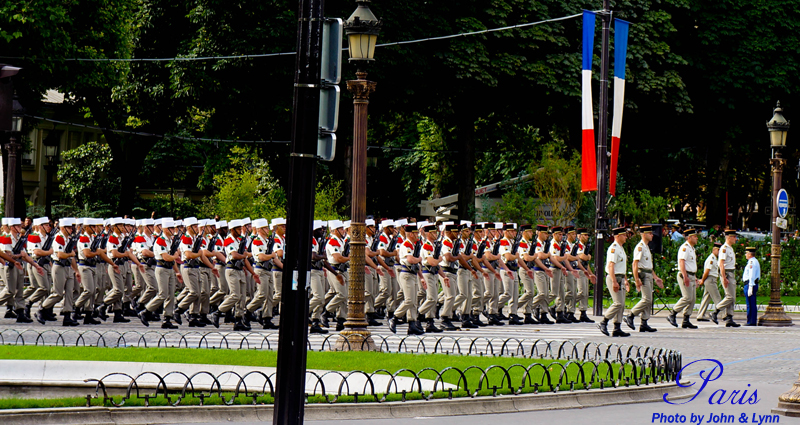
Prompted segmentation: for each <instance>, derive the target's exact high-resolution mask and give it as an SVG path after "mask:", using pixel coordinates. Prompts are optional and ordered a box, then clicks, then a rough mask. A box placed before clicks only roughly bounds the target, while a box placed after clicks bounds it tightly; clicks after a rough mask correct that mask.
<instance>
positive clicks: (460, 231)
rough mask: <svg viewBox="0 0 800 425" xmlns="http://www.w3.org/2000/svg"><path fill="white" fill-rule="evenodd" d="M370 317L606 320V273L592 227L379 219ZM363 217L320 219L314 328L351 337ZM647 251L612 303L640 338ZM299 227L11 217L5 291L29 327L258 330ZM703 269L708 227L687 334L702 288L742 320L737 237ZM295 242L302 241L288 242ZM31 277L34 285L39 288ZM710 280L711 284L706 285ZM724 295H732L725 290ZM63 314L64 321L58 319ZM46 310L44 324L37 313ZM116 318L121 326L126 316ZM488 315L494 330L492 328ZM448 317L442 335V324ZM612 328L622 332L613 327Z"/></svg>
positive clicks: (454, 325) (465, 323)
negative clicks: (597, 292)
mask: <svg viewBox="0 0 800 425" xmlns="http://www.w3.org/2000/svg"><path fill="white" fill-rule="evenodd" d="M365 224H366V241H365V242H366V248H365V249H366V256H365V271H364V273H365V276H364V277H365V278H364V301H365V313H366V319H367V321H368V324H369V326H383V324H382V323H381V322H380V321H379V320H381V319H386V320H388V323H387V324H386V325H387V326H388V328H389V330H391V332H394V333H396V332H397V326H398V325H401V324H407V325H408V327H407V332H408V334H410V335H421V334H424V333H439V332H444V331H457V330H459V329H461V328H464V329H475V328H480V327H485V326H503V325H512V326H521V325H535V324H540V325H548V324H553V323H562V324H567V323H579V322H585V323H594V320H592V319H590V318H589V316H588V315H587V313H586V311H587V309H588V308H589V302H588V299H589V283H590V282H591V283H592V284H594V283H596V282H597V276H596V275H595V273H594V272H593V271H592V268H591V266H590V261H591V260H592V256H591V255H590V254H589V249H588V246H587V244H588V242H589V239H590V231H589V230H588V229H585V228H575V227H574V226H566V227H560V226H552V227H548V226H545V225H541V224H540V225H535V226H534V225H530V224H523V225H519V226H518V225H517V224H515V223H495V222H481V223H472V222H469V221H460V222H453V221H448V222H436V223H431V222H427V221H423V222H414V221H413V220H412V222H409V221H408V220H407V219H401V220H390V219H384V220H380V221H379V222H376V221H375V220H372V219H369V220H367V221H366V223H365ZM349 227H350V222H349V221H345V222H342V221H339V220H330V221H327V222H325V221H321V220H315V221H314V223H313V228H314V230H313V232H314V233H313V238H312V241H311V246H312V248H311V249H312V258H311V259H312V263H311V265H310V266H311V267H310V269H311V271H310V278H311V281H310V287H309V315H310V324H311V327H310V332H311V333H318V334H325V333H328V332H329V330H328V329H329V328H330V327H331V326H335V329H336V330H337V331H341V330H343V329H344V322H345V318H346V317H347V300H348V290H349V286H348V283H349V274H350V270H349V267H350V265H349V262H350V235H349ZM638 230H639V233H640V234H641V237H642V240H641V242H639V244H638V245H636V247H634V249H633V253H634V254H633V262H632V269H631V273H632V275H633V281H634V282H635V287H636V291H637V292H640V293H641V301H640V302H639V303H638V304H636V305H635V306H634V307H633V308H632V309H631V310H630V312H629V314H628V315H625V313H624V312H625V296H626V294H627V292H628V291H629V290H630V280H629V279H628V265H627V264H628V258H627V255H626V254H625V250H624V244H625V242H626V241H627V235H628V233H627V229H626V228H622V227H621V228H616V229H613V231H612V234H613V236H614V242H613V243H612V244H611V245H610V246H609V248H608V252H607V257H606V266H605V270H604V272H605V275H606V280H605V284H606V286H607V288H608V291H609V293H610V294H611V299H612V304H611V306H610V307H609V308H608V309H607V310H606V313H605V315H604V317H603V319H602V321H601V322H600V323H599V324H597V326H598V328H599V329H600V331H601V332H602V333H603V334H605V335H609V336H621V337H624V336H629V334H628V333H627V332H625V331H623V330H622V328H621V324H622V323H623V322H625V323H626V324H627V326H628V327H630V328H631V329H635V323H634V320H635V318H636V317H637V316H638V317H639V318H640V322H641V323H640V326H639V330H640V332H655V331H656V329H655V328H654V327H651V326H650V325H649V324H648V320H649V319H650V315H651V314H652V306H653V302H652V301H653V285H654V284H655V285H657V286H659V287H661V288H663V281H662V279H661V278H660V277H658V276H657V275H656V272H655V270H654V268H653V258H652V254H651V252H650V249H649V246H648V243H649V242H650V241H651V240H652V238H653V234H652V232H653V229H652V228H651V227H648V226H641V227H640V228H639V229H638ZM285 234H286V220H285V219H284V218H275V219H272V220H271V221H268V220H266V219H256V220H252V221H251V220H250V218H244V219H240V220H231V221H216V220H212V219H207V220H199V219H197V218H194V217H189V218H185V219H183V220H174V219H173V218H171V217H164V218H159V219H155V220H154V219H144V220H138V221H137V220H133V219H127V218H111V219H106V220H103V219H95V218H78V219H74V218H68V217H67V218H61V219H60V220H57V221H56V222H55V223H52V222H51V221H50V219H48V218H47V217H40V218H36V219H34V220H33V221H32V223H31V225H30V226H28V227H27V228H23V225H22V222H21V220H19V219H17V218H3V219H2V230H1V233H0V257H1V258H2V259H3V261H2V262H0V263H1V265H0V277H2V280H3V282H4V284H5V287H4V289H3V290H2V292H0V305H3V304H5V305H6V306H7V307H8V311H7V312H6V315H5V318H11V319H16V321H17V323H31V322H33V321H34V320H36V321H38V322H39V323H41V324H46V323H47V322H52V321H61V324H62V325H63V326H79V325H81V324H83V325H99V324H101V323H103V322H104V321H107V320H109V319H110V320H111V321H112V322H113V323H129V322H130V321H131V319H129V317H134V318H138V319H139V321H141V323H142V324H143V325H144V326H149V325H150V323H152V322H160V323H161V327H162V328H164V329H175V328H178V327H179V326H181V325H183V323H184V321H185V322H186V325H187V326H188V327H205V326H214V327H216V328H219V327H220V322H222V323H223V324H232V325H233V330H235V331H248V330H250V329H251V325H252V324H253V323H258V324H259V325H261V326H262V327H263V329H277V328H278V326H279V324H276V323H273V318H274V317H275V316H277V315H279V314H280V309H279V305H280V297H281V296H280V293H281V290H280V289H281V283H282V273H283V259H284V246H285V244H286V243H287V241H286V240H285ZM725 235H726V236H725V237H726V242H725V244H724V245H719V244H718V246H716V247H715V248H714V250H713V252H712V253H711V255H709V257H708V258H707V259H706V261H705V263H704V266H705V267H704V268H703V269H702V270H700V269H699V268H698V262H697V256H696V253H695V250H694V246H695V244H696V243H697V237H698V236H697V234H696V231H695V230H693V229H689V230H687V231H686V232H685V233H684V234H683V236H684V237H685V239H686V241H685V243H684V244H683V245H682V246H681V247H680V248H679V252H678V258H677V267H676V269H677V273H676V281H675V282H676V284H677V285H678V286H679V287H680V289H681V294H682V297H681V299H680V300H679V301H678V303H677V304H675V307H674V309H673V310H672V311H671V312H670V314H669V315H668V317H667V321H668V322H669V323H670V324H671V325H673V326H675V327H678V326H679V324H678V314H680V315H681V316H682V317H681V318H680V319H682V321H681V323H680V326H681V327H682V328H685V329H693V328H696V326H695V325H694V324H692V323H691V322H690V320H689V318H690V315H691V313H692V312H693V310H694V306H695V303H696V299H695V293H696V287H697V285H703V286H704V287H705V288H706V291H705V296H704V297H703V302H702V304H701V307H700V312H699V313H698V316H697V317H698V320H708V319H707V318H706V314H707V310H708V307H709V304H710V301H712V300H713V302H714V306H715V309H714V311H713V312H711V314H710V320H712V321H714V322H715V323H717V324H718V323H719V320H720V319H721V320H723V321H725V324H726V326H728V327H738V326H739V325H738V324H737V323H735V322H734V321H733V305H734V300H735V296H736V287H737V283H736V277H735V253H734V250H733V246H734V245H735V242H736V236H737V235H736V231H734V230H726V231H725ZM288 243H291V241H288ZM26 274H27V277H28V281H29V285H28V286H27V287H26V286H25V285H24V282H25V276H26ZM698 276H699V278H698ZM718 283H719V284H721V285H722V287H723V293H724V296H723V295H721V293H720V291H719V287H717V284H718ZM57 305H60V306H61V310H60V316H62V317H61V318H59V317H58V316H57V315H56V313H55V312H54V309H55V308H56V307H57ZM34 308H36V312H35V313H32V310H33V309H34ZM112 316H113V318H112ZM481 316H483V318H484V319H485V321H483V320H481ZM437 319H438V324H437ZM609 321H613V331H611V332H609V330H608V322H609Z"/></svg>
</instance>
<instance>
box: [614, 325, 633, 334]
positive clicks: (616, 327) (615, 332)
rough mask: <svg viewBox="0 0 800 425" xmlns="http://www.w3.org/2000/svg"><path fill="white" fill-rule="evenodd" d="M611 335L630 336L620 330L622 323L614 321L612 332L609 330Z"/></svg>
mask: <svg viewBox="0 0 800 425" xmlns="http://www.w3.org/2000/svg"><path fill="white" fill-rule="evenodd" d="M611 336H621V337H625V336H631V334H629V333H627V332H625V331H623V330H622V323H614V332H611Z"/></svg>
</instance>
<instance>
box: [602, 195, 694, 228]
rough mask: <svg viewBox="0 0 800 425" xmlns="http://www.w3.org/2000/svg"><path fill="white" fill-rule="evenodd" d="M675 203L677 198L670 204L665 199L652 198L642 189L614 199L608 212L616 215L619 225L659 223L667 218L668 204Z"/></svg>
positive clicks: (659, 197)
mask: <svg viewBox="0 0 800 425" xmlns="http://www.w3.org/2000/svg"><path fill="white" fill-rule="evenodd" d="M677 202H678V200H677V198H675V199H673V200H672V202H670V201H669V200H668V199H667V198H663V197H661V196H653V195H651V194H650V191H649V190H646V189H642V190H638V191H636V192H634V193H630V192H627V193H623V194H620V195H619V196H618V197H616V198H614V200H613V202H612V204H611V205H610V206H609V208H608V212H609V214H610V215H612V216H613V215H616V216H617V217H618V218H619V221H620V223H625V222H627V223H634V224H645V223H659V222H660V221H661V220H665V219H667V218H669V207H670V204H674V203H677Z"/></svg>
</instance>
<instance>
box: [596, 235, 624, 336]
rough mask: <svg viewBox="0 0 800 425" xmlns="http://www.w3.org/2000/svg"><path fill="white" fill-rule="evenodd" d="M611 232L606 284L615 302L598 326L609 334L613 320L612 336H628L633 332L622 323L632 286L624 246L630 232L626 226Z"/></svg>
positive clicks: (605, 333) (607, 255)
mask: <svg viewBox="0 0 800 425" xmlns="http://www.w3.org/2000/svg"><path fill="white" fill-rule="evenodd" d="M611 234H612V235H614V243H612V244H611V246H609V247H608V252H607V253H606V273H607V275H606V286H607V287H608V292H610V293H611V299H612V301H613V303H612V304H611V307H609V308H608V310H607V311H606V314H605V316H603V320H602V321H601V322H600V323H598V325H597V327H598V328H599V329H600V332H602V333H603V334H604V335H605V336H609V334H608V321H609V320H613V321H614V331H613V332H612V333H611V336H620V337H626V336H630V335H631V334H629V333H627V332H625V331H623V330H622V329H621V325H622V318H623V316H624V314H625V293H626V292H628V290H629V289H630V287H629V285H628V280H627V279H626V278H625V272H626V271H627V267H628V256H627V254H625V249H623V247H622V246H623V245H624V244H625V241H627V240H628V233H627V231H626V229H625V228H624V227H617V228H616V229H613V230H612V231H611Z"/></svg>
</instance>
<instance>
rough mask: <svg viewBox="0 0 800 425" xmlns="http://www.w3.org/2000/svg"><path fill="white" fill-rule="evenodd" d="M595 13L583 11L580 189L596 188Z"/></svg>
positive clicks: (588, 190)
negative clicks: (593, 71)
mask: <svg viewBox="0 0 800 425" xmlns="http://www.w3.org/2000/svg"><path fill="white" fill-rule="evenodd" d="M594 22H595V13H594V12H589V11H588V10H584V11H583V65H582V67H581V79H582V95H581V115H582V127H581V128H582V130H583V131H582V139H583V140H582V152H581V162H582V166H581V171H582V174H581V190H582V191H583V192H590V191H593V190H597V159H596V156H595V150H596V147H595V138H594V112H593V111H592V57H593V50H594Z"/></svg>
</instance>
